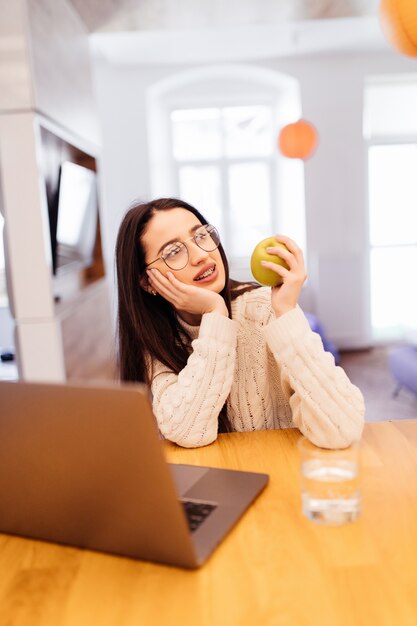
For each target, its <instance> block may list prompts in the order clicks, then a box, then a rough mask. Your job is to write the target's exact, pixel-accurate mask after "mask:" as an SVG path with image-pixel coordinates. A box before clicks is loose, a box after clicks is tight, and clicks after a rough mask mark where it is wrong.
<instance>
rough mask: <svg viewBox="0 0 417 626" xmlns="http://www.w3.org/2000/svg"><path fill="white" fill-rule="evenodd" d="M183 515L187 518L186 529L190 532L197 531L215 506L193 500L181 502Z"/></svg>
mask: <svg viewBox="0 0 417 626" xmlns="http://www.w3.org/2000/svg"><path fill="white" fill-rule="evenodd" d="M181 504H182V506H183V508H184V513H185V515H186V518H187V522H188V527H189V529H190V530H191V532H194V531H195V530H197V528H198V527H199V526H200V524H201V523H202V522H204V520H205V519H206V517H207V516H208V515H210V513H211V512H212V511H213V510H214V509H216V508H217V506H216V505H215V504H210V503H209V502H198V501H197V502H196V501H195V500H181Z"/></svg>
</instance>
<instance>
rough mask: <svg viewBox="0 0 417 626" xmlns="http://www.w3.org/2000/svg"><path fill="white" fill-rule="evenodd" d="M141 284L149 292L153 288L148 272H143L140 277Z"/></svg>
mask: <svg viewBox="0 0 417 626" xmlns="http://www.w3.org/2000/svg"><path fill="white" fill-rule="evenodd" d="M139 285H140V286H141V287H142V289H143V290H144V291H148V292H149V291H150V290H151V286H150V284H149V281H148V277H147V275H146V274H142V276H141V277H140V278H139Z"/></svg>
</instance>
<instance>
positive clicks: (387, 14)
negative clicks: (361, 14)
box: [379, 0, 417, 57]
mask: <svg viewBox="0 0 417 626" xmlns="http://www.w3.org/2000/svg"><path fill="white" fill-rule="evenodd" d="M379 17H380V21H381V26H382V30H383V32H384V35H385V36H386V38H387V39H388V41H389V42H390V43H391V44H392V45H393V46H394V48H395V49H396V50H398V52H401V53H402V54H407V55H408V56H412V57H417V2H416V0H381V3H380V5H379Z"/></svg>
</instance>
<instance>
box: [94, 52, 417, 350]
mask: <svg viewBox="0 0 417 626" xmlns="http://www.w3.org/2000/svg"><path fill="white" fill-rule="evenodd" d="M254 65H257V66H259V67H267V68H270V69H273V70H276V71H279V72H284V73H287V74H290V75H292V76H294V77H295V78H297V79H298V80H299V82H300V86H301V96H302V105H303V116H304V117H305V118H307V119H309V120H311V121H312V122H313V123H314V124H315V125H316V127H317V128H318V131H319V134H320V145H319V148H318V150H317V152H316V154H315V155H314V157H313V158H312V159H311V160H309V161H308V162H307V163H306V165H305V190H306V211H307V248H308V270H309V276H310V278H309V284H308V290H309V294H310V297H309V299H308V302H309V308H310V310H313V311H314V312H316V313H317V314H318V315H319V316H320V318H321V320H322V321H323V323H324V324H325V326H326V329H327V331H328V334H329V335H330V337H331V338H333V340H334V341H336V343H337V344H338V345H339V346H340V347H363V346H367V345H369V343H370V323H369V279H368V256H367V232H368V220H367V184H366V150H365V145H364V141H363V137H362V98H363V84H364V80H365V78H366V76H368V75H374V74H390V73H410V72H416V71H417V65H416V63H415V61H413V60H409V59H406V58H403V57H400V56H399V55H397V54H395V53H394V52H380V53H378V52H366V53H363V54H358V53H355V54H349V53H341V52H339V53H331V54H326V55H323V54H322V55H319V54H316V55H310V56H305V57H296V58H286V59H278V58H277V59H272V60H269V61H268V62H258V63H257V64H254ZM185 69H187V67H186V66H185V65H177V66H175V65H174V66H173V65H170V66H168V65H166V66H158V65H154V66H153V67H147V66H146V65H144V64H143V63H142V64H141V65H139V64H138V65H137V66H136V67H135V66H134V64H133V63H132V61H131V62H130V65H129V66H126V65H122V64H112V63H111V62H109V61H108V60H106V59H105V58H104V57H96V59H95V64H94V73H95V86H96V94H97V100H98V107H99V115H100V120H101V125H102V133H103V154H102V175H103V176H102V193H103V208H104V213H105V228H106V232H105V246H106V257H107V259H108V261H109V265H108V266H109V267H112V266H113V261H112V259H113V248H114V241H115V237H116V233H117V228H118V225H119V223H120V220H121V217H122V215H123V214H124V212H125V211H126V209H127V207H128V205H129V203H130V202H131V201H132V200H134V199H135V198H138V197H141V198H146V197H148V196H149V194H150V189H151V188H150V171H149V162H148V145H147V139H148V137H147V124H148V120H147V117H146V90H147V88H148V87H149V86H151V85H152V84H154V83H155V82H156V81H158V80H160V79H162V78H165V77H168V76H171V75H173V74H175V73H176V72H179V71H183V70H185Z"/></svg>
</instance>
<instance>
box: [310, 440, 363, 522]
mask: <svg viewBox="0 0 417 626" xmlns="http://www.w3.org/2000/svg"><path fill="white" fill-rule="evenodd" d="M298 448H299V451H300V462H301V466H300V469H301V501H302V510H303V513H304V515H305V516H306V517H308V518H309V519H311V520H313V521H314V522H316V523H318V524H329V525H339V524H344V523H346V522H353V521H354V520H356V519H357V518H358V517H359V514H360V510H361V493H360V483H359V481H360V444H359V443H354V444H352V445H351V446H349V447H348V448H343V449H337V450H328V449H325V448H319V447H317V446H315V445H314V444H313V443H311V442H310V441H309V440H308V439H306V438H305V437H302V438H301V439H300V440H299V442H298Z"/></svg>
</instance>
